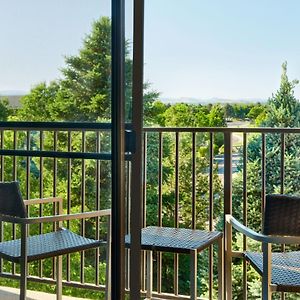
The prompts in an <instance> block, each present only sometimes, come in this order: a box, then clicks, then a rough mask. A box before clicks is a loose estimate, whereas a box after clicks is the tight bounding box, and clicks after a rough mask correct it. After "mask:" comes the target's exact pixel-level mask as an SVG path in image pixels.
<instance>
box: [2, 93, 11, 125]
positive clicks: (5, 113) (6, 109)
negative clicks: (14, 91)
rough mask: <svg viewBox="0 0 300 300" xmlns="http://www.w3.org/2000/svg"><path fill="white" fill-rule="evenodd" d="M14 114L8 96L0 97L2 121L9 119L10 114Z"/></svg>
mask: <svg viewBox="0 0 300 300" xmlns="http://www.w3.org/2000/svg"><path fill="white" fill-rule="evenodd" d="M13 114H14V110H13V109H12V107H11V106H10V105H9V101H8V99H7V98H0V121H7V120H8V117H9V116H12V115H13Z"/></svg>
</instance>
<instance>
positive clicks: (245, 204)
mask: <svg viewBox="0 0 300 300" xmlns="http://www.w3.org/2000/svg"><path fill="white" fill-rule="evenodd" d="M247 161H248V153H247V133H245V132H244V133H243V224H244V225H245V226H247V224H248V202H247V196H248V193H247ZM246 250H247V237H246V236H245V235H243V251H246ZM243 299H247V262H246V260H245V258H244V259H243Z"/></svg>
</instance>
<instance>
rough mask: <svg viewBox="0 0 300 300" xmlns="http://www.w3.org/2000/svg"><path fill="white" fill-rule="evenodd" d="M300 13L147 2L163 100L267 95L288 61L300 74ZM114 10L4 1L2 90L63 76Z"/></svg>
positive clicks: (85, 3) (266, 2)
mask: <svg viewBox="0 0 300 300" xmlns="http://www.w3.org/2000/svg"><path fill="white" fill-rule="evenodd" d="M127 2H128V5H127V6H128V7H127V17H128V22H127V28H128V30H127V36H128V37H130V36H131V31H130V25H131V23H130V21H129V19H130V18H131V13H130V12H131V5H130V2H131V1H127ZM299 12H300V1H297V0H286V1H282V0H252V1H241V0H226V1H224V0H215V1H208V0H185V1H183V0H146V23H145V78H146V79H147V80H149V81H150V82H152V84H153V88H154V89H156V90H158V91H160V92H161V93H162V97H164V98H168V97H172V98H180V97H193V98H202V99H207V98H212V97H219V98H230V99H239V98H243V99H245V98H268V97H269V96H271V94H272V92H275V91H276V89H277V88H278V85H279V81H280V72H281V63H282V62H283V61H285V60H287V61H288V74H289V77H290V79H294V78H298V79H300V38H299V29H300V18H299ZM109 14H110V1H107V0H43V1H41V0H26V1H23V0H0V38H1V47H0V67H1V72H0V91H1V90H29V89H30V87H31V86H32V85H34V84H35V83H38V82H40V81H43V80H46V81H49V80H51V79H55V78H57V77H59V76H60V73H59V68H61V67H62V66H63V63H64V59H63V56H64V55H69V54H76V52H77V50H78V48H79V47H80V46H81V41H82V38H83V37H84V35H85V33H88V32H89V29H90V24H91V22H92V20H95V19H97V18H98V17H99V16H100V15H109ZM295 93H296V96H297V97H299V98H300V88H296V91H295Z"/></svg>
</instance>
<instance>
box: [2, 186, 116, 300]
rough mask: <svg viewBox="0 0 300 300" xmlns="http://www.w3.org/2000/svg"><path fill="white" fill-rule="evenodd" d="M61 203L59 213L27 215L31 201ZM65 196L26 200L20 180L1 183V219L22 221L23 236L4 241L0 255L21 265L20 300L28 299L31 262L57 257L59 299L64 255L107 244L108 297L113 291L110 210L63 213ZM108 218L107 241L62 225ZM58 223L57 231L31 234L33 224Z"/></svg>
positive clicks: (60, 296) (14, 221)
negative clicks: (62, 197)
mask: <svg viewBox="0 0 300 300" xmlns="http://www.w3.org/2000/svg"><path fill="white" fill-rule="evenodd" d="M45 203H57V204H58V208H59V211H58V213H59V214H58V215H55V216H47V217H46V216H45V217H38V218H30V217H27V212H26V206H28V205H31V204H45ZM62 211H63V208H62V199H61V198H58V197H53V198H45V199H33V200H25V201H23V199H22V196H21V193H20V188H19V184H18V182H1V183H0V221H2V222H9V223H13V224H19V226H20V227H21V238H20V239H17V240H10V241H5V242H1V243H0V257H1V258H4V259H7V260H9V261H12V262H15V263H19V264H20V299H21V300H25V299H26V287H27V271H28V266H27V265H28V263H29V262H31V261H34V260H40V259H44V258H48V257H57V258H56V265H57V267H56V298H57V299H58V300H60V299H62V255H63V254H68V253H72V252H76V251H81V250H86V249H91V248H96V247H99V246H100V245H103V244H106V245H107V246H108V255H107V257H108V260H107V263H108V267H107V274H106V275H107V277H106V278H107V283H106V288H107V290H106V297H107V298H108V297H109V295H108V293H109V290H110V282H109V265H110V264H109V259H110V255H109V253H110V239H109V236H110V233H109V225H110V220H109V219H110V210H99V211H92V212H85V213H77V214H70V215H63V214H62ZM101 216H107V217H108V237H107V243H106V242H104V241H99V240H93V239H88V238H85V237H83V236H80V235H77V234H75V233H73V232H71V231H69V230H68V229H64V228H61V222H62V221H67V220H74V219H85V218H94V217H101ZM41 223H55V224H57V226H56V227H57V230H56V231H54V232H50V233H46V234H40V235H35V236H28V227H29V225H30V224H41Z"/></svg>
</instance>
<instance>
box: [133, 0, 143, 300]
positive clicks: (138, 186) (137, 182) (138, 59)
mask: <svg viewBox="0 0 300 300" xmlns="http://www.w3.org/2000/svg"><path fill="white" fill-rule="evenodd" d="M132 71H133V73H132V74H133V76H132V129H133V130H134V131H135V134H136V145H135V146H136V147H135V150H136V151H135V153H134V154H133V155H132V165H131V166H132V169H131V171H132V180H131V213H130V230H131V255H130V299H133V300H135V299H140V289H141V224H142V199H143V181H142V178H143V166H142V162H143V151H142V149H143V144H142V143H143V141H142V130H143V73H144V0H135V1H134V15H133V70H132Z"/></svg>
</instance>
